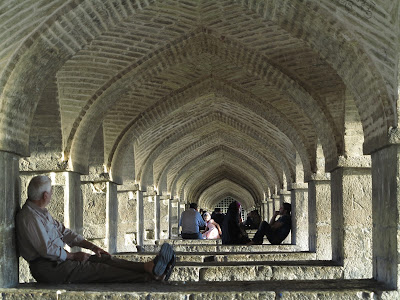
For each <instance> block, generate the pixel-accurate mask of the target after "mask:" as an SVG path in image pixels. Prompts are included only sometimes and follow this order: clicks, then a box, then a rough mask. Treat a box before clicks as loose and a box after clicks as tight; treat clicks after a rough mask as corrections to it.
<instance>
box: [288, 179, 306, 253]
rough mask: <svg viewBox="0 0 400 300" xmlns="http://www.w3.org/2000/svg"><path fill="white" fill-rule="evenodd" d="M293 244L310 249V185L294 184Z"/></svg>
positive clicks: (302, 248) (303, 248)
mask: <svg viewBox="0 0 400 300" xmlns="http://www.w3.org/2000/svg"><path fill="white" fill-rule="evenodd" d="M291 193H292V200H291V203H292V244H294V245H297V246H298V247H299V248H300V250H303V251H307V250H309V246H308V234H309V232H308V185H307V184H306V183H293V184H292V190H291Z"/></svg>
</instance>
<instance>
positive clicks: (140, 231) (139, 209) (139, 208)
mask: <svg viewBox="0 0 400 300" xmlns="http://www.w3.org/2000/svg"><path fill="white" fill-rule="evenodd" d="M136 216H137V222H136V224H137V225H136V226H137V228H136V232H137V234H136V241H137V245H138V246H143V241H144V238H143V235H144V211H143V192H142V191H136Z"/></svg>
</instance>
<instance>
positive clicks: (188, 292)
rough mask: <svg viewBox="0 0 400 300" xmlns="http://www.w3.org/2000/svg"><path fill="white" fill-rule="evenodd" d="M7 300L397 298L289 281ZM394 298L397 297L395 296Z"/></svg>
mask: <svg viewBox="0 0 400 300" xmlns="http://www.w3.org/2000/svg"><path fill="white" fill-rule="evenodd" d="M0 293H1V295H2V299H3V300H8V299H21V300H24V299H32V298H36V299H54V300H56V299H326V300H328V299H385V300H386V299H387V300H389V299H398V298H397V296H398V294H397V293H396V292H394V291H387V289H386V288H385V286H383V285H382V284H380V283H378V282H376V281H374V280H317V281H303V280H289V281H258V282H214V283H209V282H196V283H183V282H180V283H167V284H161V283H149V284H68V285H67V284H64V285H44V284H37V283H36V284H32V283H30V284H21V285H19V286H18V287H17V288H15V289H2V290H0ZM393 297H395V298H393Z"/></svg>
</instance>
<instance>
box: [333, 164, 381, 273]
mask: <svg viewBox="0 0 400 300" xmlns="http://www.w3.org/2000/svg"><path fill="white" fill-rule="evenodd" d="M355 162H356V163H357V165H355ZM339 163H340V167H338V168H336V169H335V170H334V171H332V172H331V192H332V211H333V212H334V213H333V214H332V258H333V260H335V261H338V262H339V263H343V266H344V278H345V279H355V278H357V279H358V278H372V218H371V216H372V177H371V168H370V167H369V166H370V158H369V157H365V161H364V164H365V165H364V166H363V165H362V164H360V158H357V160H355V159H354V160H353V159H349V158H347V159H346V160H344V159H343V160H342V161H341V160H340V161H339ZM353 163H354V164H353ZM381 234H382V233H381Z"/></svg>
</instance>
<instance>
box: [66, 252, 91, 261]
mask: <svg viewBox="0 0 400 300" xmlns="http://www.w3.org/2000/svg"><path fill="white" fill-rule="evenodd" d="M90 256H91V255H90V254H89V253H85V252H75V253H69V252H67V259H69V260H76V261H83V262H85V261H87V260H88V259H89V257H90Z"/></svg>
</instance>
